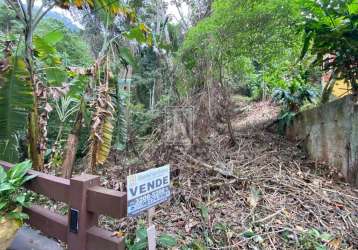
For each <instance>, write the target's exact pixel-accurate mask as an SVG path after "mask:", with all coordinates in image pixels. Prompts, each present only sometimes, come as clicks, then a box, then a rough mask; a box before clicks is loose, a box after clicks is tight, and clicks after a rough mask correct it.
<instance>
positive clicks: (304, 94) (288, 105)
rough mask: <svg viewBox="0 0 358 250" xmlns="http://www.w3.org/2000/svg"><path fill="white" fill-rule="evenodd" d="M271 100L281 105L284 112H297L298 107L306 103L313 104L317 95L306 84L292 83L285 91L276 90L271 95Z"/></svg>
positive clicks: (281, 89)
mask: <svg viewBox="0 0 358 250" xmlns="http://www.w3.org/2000/svg"><path fill="white" fill-rule="evenodd" d="M272 97H273V100H275V101H277V102H279V103H280V104H282V105H283V107H284V109H285V110H288V111H290V112H298V111H299V109H300V107H301V106H302V105H303V104H304V103H305V102H306V101H307V102H310V103H312V102H314V99H315V98H316V97H317V93H316V92H315V90H314V89H313V88H312V86H310V85H308V84H301V83H300V82H299V81H292V82H291V83H290V84H289V85H288V87H287V88H286V89H283V88H276V89H275V90H274V92H273V94H272Z"/></svg>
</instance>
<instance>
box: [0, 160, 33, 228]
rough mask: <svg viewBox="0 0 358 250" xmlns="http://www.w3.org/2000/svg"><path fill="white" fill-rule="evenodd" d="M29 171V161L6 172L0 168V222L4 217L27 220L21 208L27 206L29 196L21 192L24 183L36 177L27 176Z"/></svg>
mask: <svg viewBox="0 0 358 250" xmlns="http://www.w3.org/2000/svg"><path fill="white" fill-rule="evenodd" d="M30 169H31V162H30V161H24V162H21V163H18V164H16V165H15V166H13V167H12V168H11V169H10V170H8V171H5V169H4V168H3V167H0V220H1V219H2V218H3V217H5V218H8V219H16V220H19V221H21V222H22V221H23V220H24V219H27V218H28V216H27V214H25V213H23V212H22V207H28V206H29V196H28V194H27V193H24V192H23V190H22V187H23V185H24V184H25V182H27V181H29V180H31V179H33V178H35V177H36V176H35V175H27V171H28V170H30Z"/></svg>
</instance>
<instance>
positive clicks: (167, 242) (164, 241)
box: [158, 234, 177, 248]
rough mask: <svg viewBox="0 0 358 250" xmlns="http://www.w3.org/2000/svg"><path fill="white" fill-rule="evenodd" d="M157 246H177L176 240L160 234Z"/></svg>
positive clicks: (170, 236)
mask: <svg viewBox="0 0 358 250" xmlns="http://www.w3.org/2000/svg"><path fill="white" fill-rule="evenodd" d="M158 244H159V245H160V246H162V247H168V248H169V247H174V246H176V245H177V241H176V239H175V238H174V237H173V236H172V235H169V234H161V235H160V236H159V237H158Z"/></svg>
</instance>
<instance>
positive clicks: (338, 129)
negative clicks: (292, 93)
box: [286, 95, 358, 186]
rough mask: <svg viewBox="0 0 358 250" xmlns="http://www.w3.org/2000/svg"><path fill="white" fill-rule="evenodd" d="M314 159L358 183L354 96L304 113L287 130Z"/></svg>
mask: <svg viewBox="0 0 358 250" xmlns="http://www.w3.org/2000/svg"><path fill="white" fill-rule="evenodd" d="M286 134H287V136H288V137H289V139H291V140H300V141H302V142H303V144H304V145H305V147H306V149H307V152H308V154H309V155H310V157H311V158H312V159H314V160H320V161H325V162H327V163H329V164H330V165H332V166H334V167H335V168H337V169H338V170H340V171H341V172H342V174H343V176H344V177H345V179H346V180H347V181H348V182H350V183H351V184H353V185H354V186H358V103H357V102H355V101H354V98H353V96H352V95H349V96H345V97H344V98H341V99H338V100H336V101H333V102H330V103H327V104H325V105H322V106H320V107H317V108H314V109H310V110H307V111H303V112H300V113H299V114H297V116H296V117H295V118H294V120H293V122H292V124H291V125H290V126H289V127H288V129H287V131H286Z"/></svg>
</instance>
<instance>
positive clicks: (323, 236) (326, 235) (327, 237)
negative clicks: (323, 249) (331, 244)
mask: <svg viewBox="0 0 358 250" xmlns="http://www.w3.org/2000/svg"><path fill="white" fill-rule="evenodd" d="M320 238H321V240H323V241H325V242H328V241H330V240H331V239H332V238H333V237H332V235H330V234H329V233H323V234H321V236H320Z"/></svg>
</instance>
